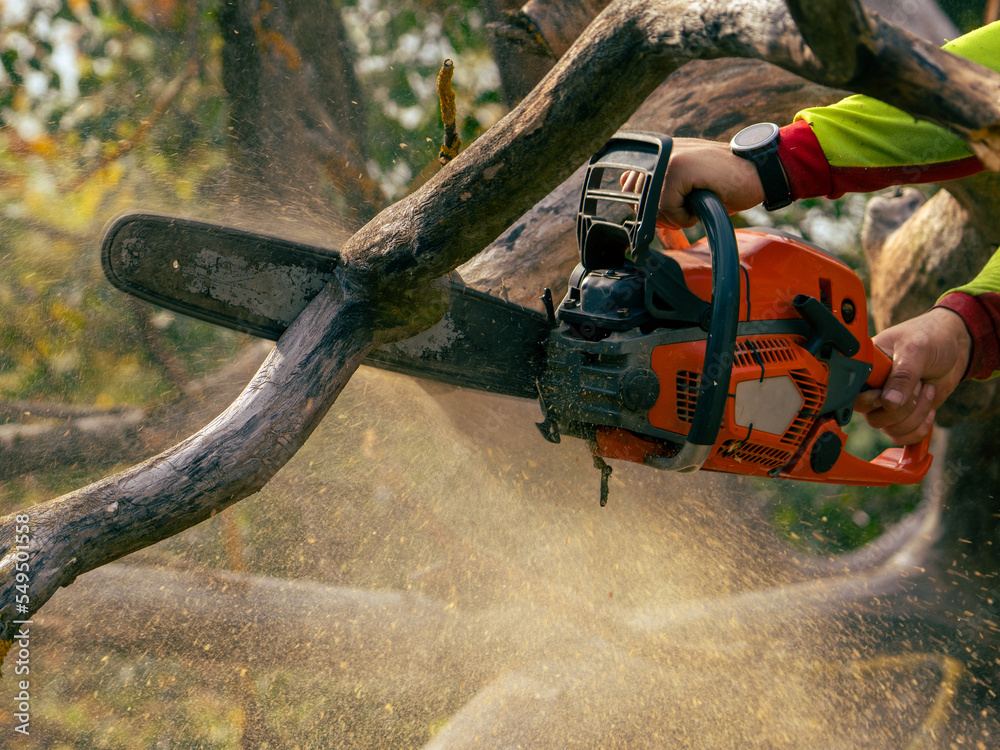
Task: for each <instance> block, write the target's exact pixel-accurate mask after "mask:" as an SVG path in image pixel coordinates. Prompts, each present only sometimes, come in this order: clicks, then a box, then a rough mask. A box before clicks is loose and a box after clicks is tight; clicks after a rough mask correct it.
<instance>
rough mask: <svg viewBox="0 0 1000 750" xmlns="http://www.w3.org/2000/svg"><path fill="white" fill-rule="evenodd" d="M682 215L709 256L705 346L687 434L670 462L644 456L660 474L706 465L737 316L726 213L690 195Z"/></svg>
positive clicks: (724, 394)
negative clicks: (696, 228) (697, 229)
mask: <svg viewBox="0 0 1000 750" xmlns="http://www.w3.org/2000/svg"><path fill="white" fill-rule="evenodd" d="M687 205H688V209H689V210H690V211H691V213H693V214H694V215H695V216H697V217H698V219H699V220H700V221H701V223H702V226H703V227H704V228H705V235H706V237H707V238H708V246H709V248H710V250H711V254H712V299H711V312H710V319H709V326H708V340H707V341H706V342H705V366H704V368H703V369H702V372H701V381H700V382H699V385H698V400H697V405H696V406H695V411H694V416H693V418H692V422H691V429H690V430H689V431H688V435H687V440H686V442H685V443H684V445H683V446H682V447H681V450H680V452H679V453H677V455H675V456H647V457H646V459H645V463H646V464H647V465H648V466H652V467H654V468H657V469H664V470H666V471H677V472H689V471H697V470H698V469H700V468H701V466H702V464H704V463H705V461H706V460H707V459H708V457H709V455H710V454H711V452H712V448H713V446H714V445H715V440H716V438H717V437H718V436H719V428H720V427H721V425H722V415H723V411H724V410H725V408H726V399H727V398H728V395H729V379H730V376H731V375H732V372H733V356H734V351H735V348H736V326H737V322H738V320H739V311H740V256H739V250H738V248H737V246H736V233H735V232H734V231H733V223H732V221H731V220H730V218H729V212H727V211H726V207H725V206H724V205H722V201H720V200H719V199H718V198H717V197H716V195H715V193H713V192H711V191H710V190H695V191H693V192H692V193H691V194H690V195H689V196H688V198H687Z"/></svg>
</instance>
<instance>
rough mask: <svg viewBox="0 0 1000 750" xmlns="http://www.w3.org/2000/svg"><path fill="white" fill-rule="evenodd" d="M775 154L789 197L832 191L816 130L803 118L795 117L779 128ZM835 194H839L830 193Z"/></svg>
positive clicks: (811, 196) (816, 196)
mask: <svg viewBox="0 0 1000 750" xmlns="http://www.w3.org/2000/svg"><path fill="white" fill-rule="evenodd" d="M778 158H779V159H780V160H781V166H782V167H784V168H785V175H786V176H787V177H788V187H789V188H791V191H792V198H793V199H794V200H800V199H802V198H818V197H819V196H822V195H826V196H830V195H831V193H833V177H832V174H831V172H830V164H829V162H828V161H827V160H826V155H825V154H824V153H823V148H822V147H821V146H820V145H819V140H817V138H816V135H815V133H813V131H812V128H811V127H809V123H808V122H806V121H805V120H797V121H795V122H793V123H792V124H791V125H786V126H785V127H783V128H782V129H781V140H780V141H779V142H778ZM831 197H838V196H831Z"/></svg>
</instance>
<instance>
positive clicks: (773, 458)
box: [719, 440, 792, 471]
mask: <svg viewBox="0 0 1000 750" xmlns="http://www.w3.org/2000/svg"><path fill="white" fill-rule="evenodd" d="M719 455H721V456H725V457H726V458H730V459H732V460H734V461H746V462H747V463H752V464H755V465H757V466H760V467H761V468H762V469H763V470H764V471H771V470H772V469H777V468H778V467H779V466H784V465H785V464H787V463H788V462H789V461H790V460H791V459H792V451H783V450H781V449H780V448H771V447H769V446H766V445H760V444H759V443H747V442H745V441H743V440H727V441H726V442H725V443H723V444H722V448H721V449H720V450H719Z"/></svg>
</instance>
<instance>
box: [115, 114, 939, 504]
mask: <svg viewBox="0 0 1000 750" xmlns="http://www.w3.org/2000/svg"><path fill="white" fill-rule="evenodd" d="M670 150H671V139H670V138H669V137H668V136H660V135H654V134H649V133H641V132H632V131H623V132H619V133H618V134H616V135H615V136H614V137H613V138H612V139H611V140H610V141H609V142H608V143H607V144H606V145H605V146H604V147H602V148H601V149H600V150H599V151H598V152H597V153H596V154H595V155H594V156H593V157H592V158H591V160H590V163H589V165H588V167H587V170H586V174H585V177H584V184H583V189H582V195H581V199H580V210H579V213H578V215H577V239H578V244H579V248H580V263H579V264H578V265H577V266H576V269H575V270H574V271H573V273H572V275H571V276H570V279H569V282H568V288H567V291H566V293H565V295H564V297H563V299H562V301H561V302H560V304H559V305H558V307H556V306H555V304H554V301H553V296H552V293H551V291H550V290H549V289H546V290H544V294H543V295H542V298H541V299H542V301H543V303H544V307H545V313H542V312H538V311H535V310H531V309H528V308H525V307H522V306H520V305H515V304H512V303H510V302H507V301H505V300H502V299H499V298H496V297H493V296H490V295H488V294H485V293H483V292H480V291H477V290H474V289H472V288H470V287H468V286H465V285H463V284H462V283H461V282H459V281H451V282H449V284H448V289H449V306H448V310H447V312H446V313H445V315H444V317H443V318H442V319H441V320H440V322H438V323H437V324H436V325H434V326H433V327H431V328H430V329H428V330H425V331H424V332H422V333H421V334H419V335H417V336H415V337H413V338H411V339H407V340H405V341H401V342H397V343H393V344H389V345H384V346H382V347H380V348H378V349H376V350H374V351H373V352H372V353H371V354H370V355H369V356H368V357H367V359H366V360H365V362H366V364H369V365H372V366H375V367H379V368H383V369H388V370H393V371H396V372H402V373H407V374H410V375H415V376H417V377H422V378H428V379H431V380H436V381H440V382H444V383H449V384H453V385H458V386H462V387H465V388H473V389H478V390H483V391H488V392H492V393H498V394H504V395H508V396H514V397H519V398H529V399H537V400H538V402H539V403H540V405H541V408H542V413H543V415H544V418H543V421H542V422H540V423H539V424H538V428H539V430H540V432H541V434H542V436H543V437H544V438H545V439H546V440H548V441H550V442H554V443H558V442H559V441H560V439H561V436H563V435H567V436H572V437H576V438H582V439H583V440H585V441H587V443H588V445H589V447H590V450H591V452H592V455H593V457H594V463H595V466H597V468H599V469H600V470H601V504H602V505H603V504H604V503H605V502H606V500H607V495H608V478H609V476H610V473H611V468H610V466H609V465H608V464H607V461H606V459H610V460H616V459H617V460H623V461H631V462H636V463H641V464H645V465H647V466H651V467H655V468H658V469H664V470H668V471H676V472H691V471H696V470H699V469H703V470H708V471H718V472H727V473H730V474H741V475H750V476H762V477H776V478H782V479H793V480H805V481H812V482H826V483H831V484H854V485H869V486H886V485H891V484H912V483H916V482H919V481H920V480H921V479H923V477H924V475H925V474H926V473H927V470H928V468H929V467H930V463H931V458H932V457H931V456H930V455H929V454H928V448H929V437H928V438H927V439H925V440H924V441H922V442H921V443H918V444H916V445H910V446H905V447H896V448H888V449H886V450H885V451H884V452H883V453H882V454H881V455H879V456H878V457H876V458H874V459H872V460H864V459H862V458H859V457H857V456H855V455H853V454H852V453H850V452H848V451H847V450H846V448H845V446H846V441H847V435H846V433H845V432H844V429H843V428H844V426H845V425H846V424H847V423H848V422H849V421H850V420H851V417H852V414H853V411H854V407H853V405H854V399H855V397H856V396H857V395H858V394H859V393H860V392H861V390H863V389H865V388H878V387H880V386H881V385H882V384H883V383H884V382H885V380H886V378H887V377H888V374H889V370H890V365H891V363H890V361H889V359H888V358H887V357H886V355H885V354H884V353H883V352H882V351H880V350H879V349H878V348H877V347H876V346H875V345H874V344H873V343H872V340H871V338H870V337H869V335H868V314H867V304H866V298H865V290H864V287H863V285H862V282H861V280H860V279H859V278H858V276H857V275H856V274H855V273H854V272H853V271H852V270H851V269H850V268H849V267H848V266H847V265H846V264H845V263H843V262H842V261H840V260H839V259H837V258H835V257H833V256H831V255H829V254H827V253H826V252H825V251H823V250H822V249H820V248H818V247H816V246H814V245H812V244H811V243H809V242H806V241H804V240H802V239H800V238H797V237H794V236H792V235H790V234H786V233H783V232H779V231H773V230H758V229H740V230H734V229H733V225H732V222H731V220H730V218H729V215H728V213H727V212H726V210H725V208H724V206H723V205H722V203H721V202H720V201H719V200H718V198H716V196H715V195H714V194H712V193H711V192H709V191H706V190H696V191H694V192H693V193H692V194H691V195H690V196H689V198H688V205H689V207H690V208H691V210H692V213H694V214H695V215H696V216H697V217H698V219H699V220H700V222H701V224H702V225H703V228H704V231H705V237H704V239H702V240H700V241H698V242H695V243H693V244H689V243H688V242H687V240H686V238H685V237H684V235H683V233H681V232H679V231H664V230H660V231H658V230H657V227H656V212H657V206H658V198H659V195H660V191H661V189H662V185H663V179H664V175H665V173H666V168H667V162H668V159H669V157H670ZM626 172H635V173H637V174H638V175H640V176H641V179H640V180H639V184H640V187H639V189H638V190H637V191H636V192H632V191H625V190H623V189H622V188H621V187H620V182H621V176H622V175H623V174H624V173H626ZM339 261H340V258H339V255H338V254H337V252H336V251H333V250H328V249H323V248H319V247H313V246H308V245H303V244H300V243H295V242H291V241H288V240H284V239H281V238H277V237H270V236H265V235H261V234H255V233H251V232H246V231H242V230H238V229H234V228H227V227H222V226H218V225H214V224H207V223H202V222H196V221H189V220H184V219H179V218H174V217H169V216H159V215H152V214H143V213H134V214H127V215H124V216H122V217H119V218H118V219H116V220H115V221H114V222H113V223H112V224H111V226H110V227H109V228H108V230H107V232H106V235H105V238H104V243H103V247H102V265H103V267H104V271H105V274H106V275H107V277H108V279H109V280H110V281H111V283H112V284H113V285H115V286H116V287H118V288H119V289H121V290H123V291H125V292H127V293H129V294H132V295H134V296H136V297H139V298H142V299H145V300H147V301H149V302H151V303H153V304H155V305H158V306H161V307H164V308H167V309H169V310H172V311H175V312H179V313H183V314H186V315H191V316H194V317H196V318H201V319H202V320H207V321H210V322H212V323H215V324H218V325H222V326H226V327H228V328H231V329H235V330H239V331H243V332H246V333H250V334H253V335H256V336H260V337H263V338H269V339H272V340H276V339H277V338H278V337H280V336H281V334H282V333H283V332H284V331H285V330H286V329H287V328H288V326H289V325H290V324H291V323H292V321H293V320H295V318H296V317H297V316H298V314H299V313H300V312H301V311H302V309H303V308H304V307H305V306H306V305H307V304H308V303H309V301H310V300H311V299H312V298H313V297H314V296H315V295H316V294H317V293H318V292H319V290H320V289H322V288H323V287H324V285H325V284H327V283H328V282H330V281H331V280H332V279H333V273H334V269H335V268H336V267H337V264H338V263H339Z"/></svg>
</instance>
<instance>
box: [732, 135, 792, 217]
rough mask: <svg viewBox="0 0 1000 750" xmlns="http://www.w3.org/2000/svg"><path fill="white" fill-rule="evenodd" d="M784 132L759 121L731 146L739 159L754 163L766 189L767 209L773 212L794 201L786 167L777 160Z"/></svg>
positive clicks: (765, 200)
mask: <svg viewBox="0 0 1000 750" xmlns="http://www.w3.org/2000/svg"><path fill="white" fill-rule="evenodd" d="M780 140H781V132H780V131H779V129H778V126H777V125H775V124H774V123H773V122H758V123H757V124H756V125H751V126H749V127H746V128H743V130H741V131H740V132H739V133H737V134H736V135H734V136H733V140H732V141H730V142H729V147H730V148H731V149H732V150H733V153H734V154H736V155H737V156H739V157H741V158H743V159H746V160H748V161H751V162H753V165H754V166H755V167H757V175H758V176H759V177H760V181H761V184H762V185H763V186H764V208H766V209H767V210H768V211H774V210H775V209H776V208H784V207H785V206H787V205H788V204H790V203H791V202H792V191H791V188H789V186H788V177H787V175H785V168H784V167H782V166H781V160H780V159H779V158H778V142H779V141H780Z"/></svg>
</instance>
